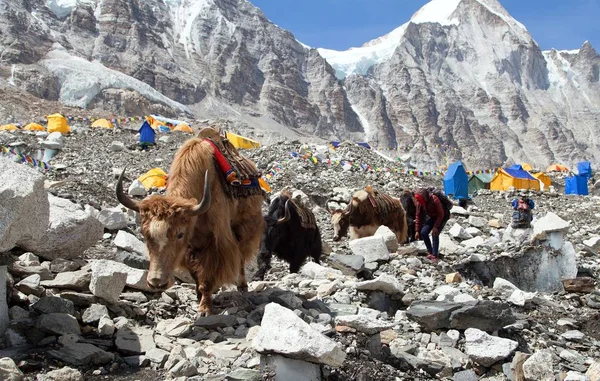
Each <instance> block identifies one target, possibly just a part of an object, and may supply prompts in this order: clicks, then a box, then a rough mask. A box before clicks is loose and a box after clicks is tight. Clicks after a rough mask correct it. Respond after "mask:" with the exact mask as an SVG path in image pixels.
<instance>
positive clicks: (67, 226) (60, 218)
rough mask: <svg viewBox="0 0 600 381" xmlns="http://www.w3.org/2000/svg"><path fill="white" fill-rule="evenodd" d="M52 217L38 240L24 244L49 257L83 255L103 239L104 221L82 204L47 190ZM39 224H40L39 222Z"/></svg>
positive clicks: (29, 248) (42, 255)
mask: <svg viewBox="0 0 600 381" xmlns="http://www.w3.org/2000/svg"><path fill="white" fill-rule="evenodd" d="M48 201H49V204H50V218H49V221H50V223H49V225H48V229H47V230H46V232H45V233H44V235H43V236H42V238H40V239H38V240H37V241H28V242H27V243H25V244H23V245H22V247H23V248H25V249H27V250H31V251H33V252H34V253H36V254H37V255H39V256H40V257H43V258H46V259H55V258H65V259H71V258H76V257H80V256H81V255H82V254H83V252H84V251H85V250H86V249H88V248H89V247H91V246H93V245H94V244H95V243H96V242H98V241H99V240H100V239H102V235H103V233H104V229H103V227H102V224H101V223H100V222H99V221H98V220H97V219H95V218H94V217H93V216H92V215H90V214H89V213H88V212H86V211H84V210H83V208H82V207H81V206H80V205H77V204H74V203H72V202H71V201H69V200H66V199H63V198H59V197H55V196H53V195H52V194H48ZM38 226H39V225H38Z"/></svg>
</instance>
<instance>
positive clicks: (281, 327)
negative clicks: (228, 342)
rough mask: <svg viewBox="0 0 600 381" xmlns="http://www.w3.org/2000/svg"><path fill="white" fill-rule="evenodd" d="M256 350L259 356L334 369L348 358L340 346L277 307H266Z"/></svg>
mask: <svg viewBox="0 0 600 381" xmlns="http://www.w3.org/2000/svg"><path fill="white" fill-rule="evenodd" d="M252 347H253V348H254V349H255V350H256V351H257V352H258V353H278V354H282V355H285V356H287V357H291V358H297V359H304V360H309V361H312V362H315V363H319V364H327V365H330V366H333V367H339V366H341V365H342V363H343V362H344V359H345V358H346V353H345V352H344V351H343V349H342V347H341V345H340V344H338V343H335V342H334V341H332V340H331V339H329V338H327V337H325V336H323V335H322V334H320V333H319V332H317V331H315V330H314V329H313V328H311V327H310V326H309V325H308V324H307V323H305V322H304V321H303V320H302V319H300V318H299V317H298V316H296V314H294V313H293V312H292V311H290V310H288V309H287V308H285V307H282V306H280V305H278V304H276V303H269V304H267V306H265V312H264V315H263V318H262V322H261V329H260V331H259V332H258V334H257V335H256V337H254V339H253V340H252Z"/></svg>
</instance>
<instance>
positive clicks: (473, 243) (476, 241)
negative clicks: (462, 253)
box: [462, 236, 485, 248]
mask: <svg viewBox="0 0 600 381" xmlns="http://www.w3.org/2000/svg"><path fill="white" fill-rule="evenodd" d="M484 243H485V240H484V239H483V238H482V237H481V236H480V237H475V238H471V239H467V240H465V241H462V244H463V246H465V247H466V248H476V247H478V246H483V244H484Z"/></svg>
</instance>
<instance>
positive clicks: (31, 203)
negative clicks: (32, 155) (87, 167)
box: [0, 157, 50, 252]
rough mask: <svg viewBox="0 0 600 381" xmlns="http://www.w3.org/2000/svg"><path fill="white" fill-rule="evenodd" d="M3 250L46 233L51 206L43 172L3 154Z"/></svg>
mask: <svg viewBox="0 0 600 381" xmlns="http://www.w3.org/2000/svg"><path fill="white" fill-rule="evenodd" d="M0 167H1V168H2V171H1V172H0V214H1V215H2V219H0V252H4V251H8V250H11V249H12V248H14V247H16V246H21V245H22V244H24V243H27V242H29V241H36V240H38V239H40V238H42V236H43V235H44V230H43V229H40V226H48V220H49V218H50V209H49V208H50V207H49V204H48V194H47V193H46V191H45V190H44V176H43V175H41V174H40V173H39V172H37V171H36V170H34V169H33V168H30V167H28V166H26V165H22V164H17V163H15V162H13V161H11V160H8V159H6V158H4V157H0Z"/></svg>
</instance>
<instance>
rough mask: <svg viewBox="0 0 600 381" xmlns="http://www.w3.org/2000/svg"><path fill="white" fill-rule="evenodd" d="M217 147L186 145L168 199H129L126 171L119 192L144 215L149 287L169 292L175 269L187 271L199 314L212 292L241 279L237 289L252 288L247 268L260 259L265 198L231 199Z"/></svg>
mask: <svg viewBox="0 0 600 381" xmlns="http://www.w3.org/2000/svg"><path fill="white" fill-rule="evenodd" d="M213 149H214V148H213V146H212V145H211V143H210V142H208V141H205V140H203V139H199V138H192V139H189V140H188V141H186V142H185V143H184V144H183V146H181V148H179V150H178V151H177V153H176V154H175V157H174V159H173V163H172V165H171V168H170V170H169V174H168V178H169V186H168V188H167V194H166V195H165V196H161V195H152V196H148V197H146V198H145V199H144V200H142V201H138V202H136V201H134V200H132V199H130V198H129V197H127V196H126V195H125V194H124V193H123V176H124V173H125V170H123V173H121V176H120V177H119V181H118V183H117V189H116V191H117V198H118V199H119V202H121V204H123V205H124V206H125V207H127V208H129V209H132V210H134V211H137V212H139V214H140V222H141V230H142V234H143V235H144V238H145V239H146V245H147V247H148V252H149V254H150V269H149V272H148V277H147V283H148V285H149V286H150V287H152V288H153V289H156V290H162V289H166V288H169V287H171V286H172V285H173V272H174V271H175V270H176V269H177V268H184V269H187V270H189V272H190V274H191V275H192V276H193V277H194V279H195V281H196V286H197V293H198V299H199V302H200V305H199V308H198V310H199V312H200V315H209V314H212V293H213V292H214V291H215V290H216V289H217V288H218V287H220V286H222V285H224V284H232V283H234V282H235V281H236V279H237V287H238V290H239V291H246V290H247V289H248V283H247V281H246V275H245V270H244V265H245V264H246V262H247V261H248V260H250V259H252V258H253V257H254V256H255V255H256V253H257V251H258V247H259V245H260V239H261V235H262V232H263V230H264V220H263V217H262V211H261V205H262V202H263V200H264V197H263V196H262V195H251V196H248V197H240V198H233V197H230V196H228V195H227V194H226V193H225V191H224V189H223V187H224V185H223V181H222V179H220V178H219V176H222V174H221V173H219V172H218V170H217V169H216V167H215V160H214V158H213V152H214V151H213ZM251 164H252V165H254V163H251ZM203 185H204V186H203ZM197 200H201V201H200V203H198V201H197Z"/></svg>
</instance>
